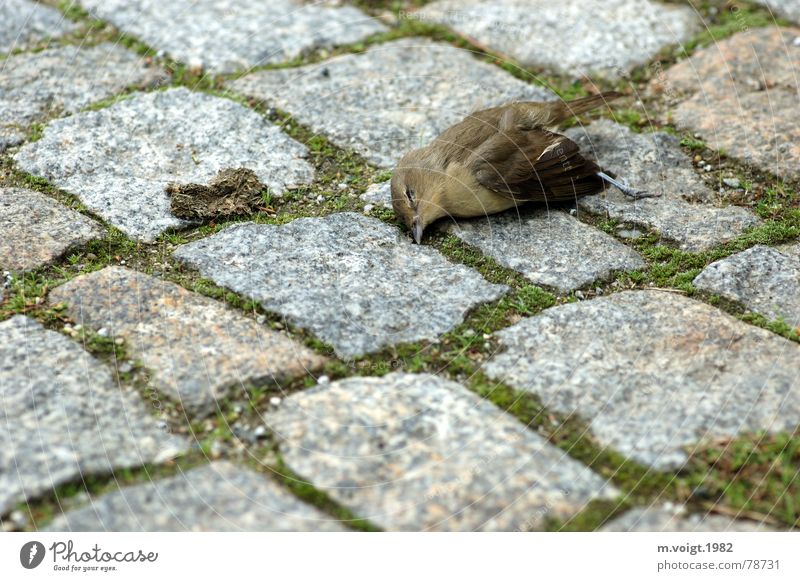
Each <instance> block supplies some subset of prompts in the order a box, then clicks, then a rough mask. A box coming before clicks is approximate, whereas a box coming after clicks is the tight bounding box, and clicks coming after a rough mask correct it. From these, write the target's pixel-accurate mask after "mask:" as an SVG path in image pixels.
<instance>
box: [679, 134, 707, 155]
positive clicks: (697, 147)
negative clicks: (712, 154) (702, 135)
mask: <svg viewBox="0 0 800 581" xmlns="http://www.w3.org/2000/svg"><path fill="white" fill-rule="evenodd" d="M680 143H681V146H682V147H687V148H689V150H690V151H703V150H704V149H705V148H706V142H705V141H703V140H702V139H697V138H695V137H692V136H690V135H685V136H684V137H683V138H682V139H681V142H680Z"/></svg>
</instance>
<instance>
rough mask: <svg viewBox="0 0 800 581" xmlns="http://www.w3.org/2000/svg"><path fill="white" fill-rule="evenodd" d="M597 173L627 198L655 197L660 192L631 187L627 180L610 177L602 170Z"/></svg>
mask: <svg viewBox="0 0 800 581" xmlns="http://www.w3.org/2000/svg"><path fill="white" fill-rule="evenodd" d="M597 175H598V176H600V177H601V178H602V179H603V180H604V181H606V182H608V183H610V184H611V185H612V186H614V187H615V188H617V189H618V190H619V191H620V192H622V193H623V194H625V195H626V196H628V197H629V198H633V199H634V200H641V199H642V198H657V197H659V196H660V195H661V194H660V193H658V192H648V191H647V190H637V189H636V188H632V187H631V186H629V185H628V180H625V179H623V180H616V179H614V178H612V177H611V176H610V175H608V174H605V173H603V172H597Z"/></svg>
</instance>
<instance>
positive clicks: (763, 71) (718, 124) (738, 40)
mask: <svg viewBox="0 0 800 581" xmlns="http://www.w3.org/2000/svg"><path fill="white" fill-rule="evenodd" d="M798 37H800V28H775V27H768V28H757V29H752V30H747V31H745V32H740V33H738V34H735V35H733V36H732V37H730V38H727V39H725V40H723V41H720V42H717V43H714V44H712V45H711V46H708V47H706V48H704V49H701V50H699V51H697V52H696V53H695V54H694V55H692V57H691V58H689V59H687V60H685V61H683V62H680V63H678V64H676V65H675V66H673V67H670V68H669V69H667V70H666V71H665V72H664V74H663V75H659V76H658V78H656V79H655V80H653V81H652V82H651V85H650V89H651V91H652V92H654V93H659V92H663V93H666V94H669V95H670V96H671V98H672V100H674V101H675V102H676V105H675V107H674V108H672V109H671V110H670V111H668V112H667V114H666V115H665V118H669V119H671V120H672V121H673V122H674V123H675V124H676V125H677V126H678V127H681V128H685V129H688V130H690V131H692V132H693V133H694V134H697V135H698V136H700V137H701V138H702V139H703V140H704V141H705V142H706V143H707V144H708V146H709V147H711V148H712V149H717V150H723V149H724V150H725V152H726V153H727V154H728V155H730V156H731V157H734V158H738V159H739V160H742V161H745V162H747V163H750V164H752V165H754V166H755V167H757V168H758V169H761V170H763V171H767V172H770V173H773V174H776V175H778V176H780V177H784V178H791V179H796V178H797V177H798V176H800V118H798V116H797V109H798V105H800V100H799V98H798V89H797V70H798V68H800V41H797V40H796V39H797V38H798Z"/></svg>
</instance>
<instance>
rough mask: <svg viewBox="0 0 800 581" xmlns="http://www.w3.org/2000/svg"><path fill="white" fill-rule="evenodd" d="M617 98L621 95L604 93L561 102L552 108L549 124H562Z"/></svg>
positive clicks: (611, 92) (615, 92) (613, 92)
mask: <svg viewBox="0 0 800 581" xmlns="http://www.w3.org/2000/svg"><path fill="white" fill-rule="evenodd" d="M619 97H622V93H619V92H617V91H606V92H605V93H599V94H597V95H590V96H588V97H582V98H580V99H575V100H574V101H566V102H562V103H561V104H560V106H559V107H554V108H553V114H552V118H551V120H550V122H551V123H552V124H554V125H555V124H558V123H562V122H564V121H566V120H567V119H569V118H570V117H575V116H576V115H580V114H581V113H586V111H591V110H592V109H596V108H597V107H600V106H602V105H605V104H606V103H608V102H609V101H613V100H614V99H618V98H619Z"/></svg>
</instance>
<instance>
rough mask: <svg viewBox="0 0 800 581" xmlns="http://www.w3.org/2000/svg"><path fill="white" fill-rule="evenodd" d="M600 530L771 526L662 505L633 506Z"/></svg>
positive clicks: (687, 530)
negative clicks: (690, 512) (692, 512)
mask: <svg viewBox="0 0 800 581" xmlns="http://www.w3.org/2000/svg"><path fill="white" fill-rule="evenodd" d="M600 530H601V531H603V532H642V533H644V532H673V533H749V532H753V531H768V530H770V527H767V526H766V525H764V524H762V523H759V522H756V521H751V520H741V519H732V518H728V517H726V516H721V515H717V514H701V513H695V514H688V513H687V512H686V510H685V509H683V510H681V509H680V508H678V509H675V508H672V507H668V506H664V505H661V506H650V507H646V508H633V509H631V510H629V511H628V512H626V513H625V514H623V515H622V516H621V517H618V518H616V519H614V520H613V521H611V522H610V523H608V524H607V525H605V526H603V527H602V528H601V529H600Z"/></svg>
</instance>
